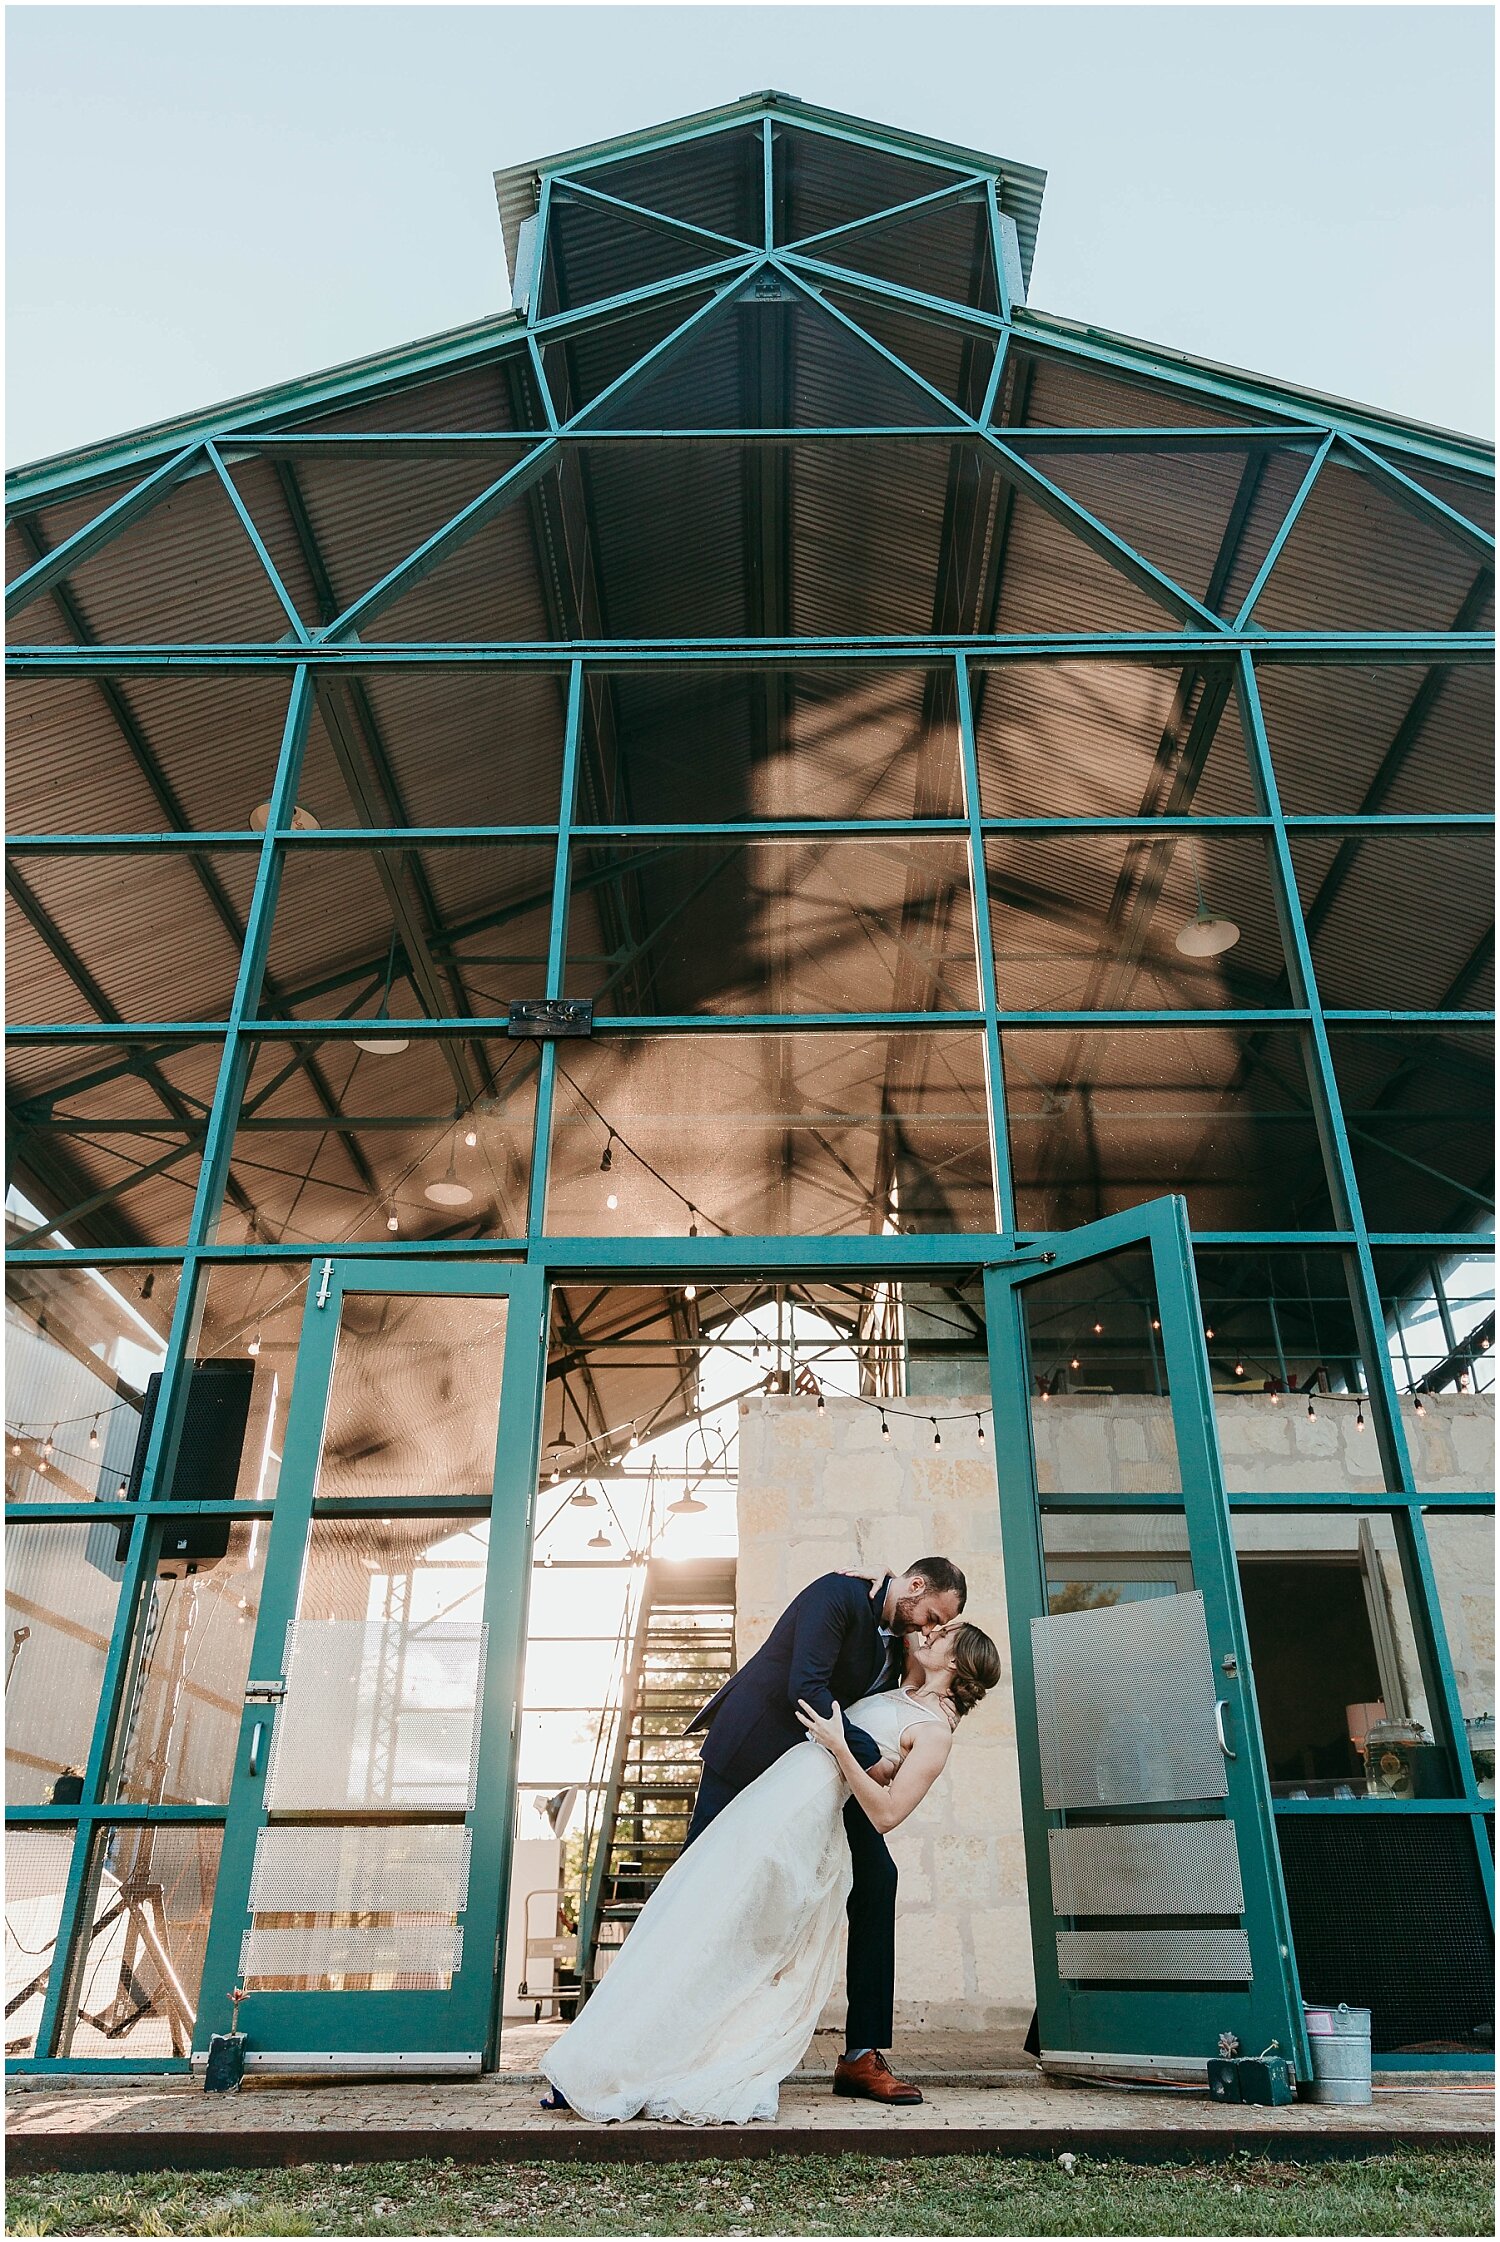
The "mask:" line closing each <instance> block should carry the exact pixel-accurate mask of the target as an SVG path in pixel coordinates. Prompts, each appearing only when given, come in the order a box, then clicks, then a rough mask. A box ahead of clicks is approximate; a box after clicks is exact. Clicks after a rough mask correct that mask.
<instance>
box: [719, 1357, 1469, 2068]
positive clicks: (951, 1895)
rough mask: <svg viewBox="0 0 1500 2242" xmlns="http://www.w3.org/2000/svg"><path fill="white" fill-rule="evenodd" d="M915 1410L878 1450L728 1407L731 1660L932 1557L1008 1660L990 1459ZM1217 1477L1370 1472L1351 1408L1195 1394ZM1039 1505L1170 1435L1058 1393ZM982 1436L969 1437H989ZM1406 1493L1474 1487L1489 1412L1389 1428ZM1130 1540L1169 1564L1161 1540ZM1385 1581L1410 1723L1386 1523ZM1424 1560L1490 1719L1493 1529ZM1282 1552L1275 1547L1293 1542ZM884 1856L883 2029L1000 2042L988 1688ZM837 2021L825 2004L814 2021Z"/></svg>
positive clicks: (827, 1429)
mask: <svg viewBox="0 0 1500 2242" xmlns="http://www.w3.org/2000/svg"><path fill="white" fill-rule="evenodd" d="M922 1406H923V1404H922V1402H921V1401H919V1400H916V1399H915V1398H914V1399H913V1400H911V1401H907V1402H902V1403H898V1404H896V1405H895V1406H894V1407H893V1409H892V1412H891V1414H890V1416H889V1420H888V1421H889V1423H890V1427H891V1438H890V1440H889V1441H888V1442H887V1441H883V1440H882V1439H881V1436H880V1419H879V1415H878V1413H877V1412H876V1411H875V1410H874V1409H872V1408H870V1407H869V1406H868V1405H866V1404H863V1403H860V1402H857V1401H852V1400H839V1399H837V1398H834V1397H832V1396H830V1397H828V1399H827V1401H826V1404H825V1408H824V1412H823V1413H822V1414H821V1415H820V1414H819V1412H818V1409H817V1405H816V1403H815V1402H813V1401H811V1400H803V1399H801V1398H793V1399H787V1398H784V1397H779V1396H777V1397H771V1396H766V1397H758V1398H756V1399H755V1400H753V1401H747V1402H742V1403H741V1405H740V1463H739V1495H738V1506H739V1570H738V1619H737V1642H738V1654H739V1657H740V1659H741V1660H742V1661H743V1660H744V1659H745V1658H747V1657H749V1656H750V1655H751V1653H752V1652H753V1651H755V1650H757V1649H758V1648H759V1646H760V1644H761V1643H762V1642H763V1641H764V1640H765V1637H766V1634H767V1632H768V1631H769V1629H770V1627H771V1624H772V1622H773V1621H774V1619H775V1618H776V1616H777V1614H778V1613H779V1612H780V1611H781V1610H782V1609H783V1608H784V1607H785V1605H786V1604H787V1603H789V1602H790V1600H791V1598H792V1597H793V1596H794V1595H796V1593H797V1591H798V1590H799V1589H801V1588H804V1587H805V1586H806V1585H807V1583H808V1582H809V1581H810V1580H815V1579H816V1578H817V1577H818V1576H819V1574H821V1573H825V1572H833V1571H837V1570H839V1569H840V1568H841V1567H844V1566H850V1567H860V1568H866V1567H869V1568H874V1567H877V1566H879V1567H885V1566H903V1565H905V1564H907V1563H909V1562H910V1561H911V1560H912V1559H913V1558H914V1557H918V1556H922V1555H926V1554H930V1553H941V1554H943V1555H946V1556H950V1557H953V1558H954V1559H956V1560H957V1562H958V1563H960V1564H962V1565H963V1567H964V1569H965V1571H966V1572H967V1574H968V1578H969V1606H968V1616H969V1617H970V1618H971V1619H973V1620H974V1621H975V1622H976V1623H977V1624H978V1625H980V1626H982V1627H984V1628H985V1629H986V1630H987V1631H988V1632H989V1633H990V1634H992V1635H993V1636H994V1638H995V1640H996V1642H997V1643H998V1644H999V1646H1000V1649H1001V1653H1002V1655H1003V1657H1004V1659H1005V1663H1006V1666H1007V1668H1008V1667H1009V1664H1010V1646H1009V1636H1008V1629H1007V1622H1006V1610H1005V1577H1004V1567H1003V1565H1002V1562H1001V1555H1000V1522H999V1511H998V1507H997V1504H996V1499H995V1470H994V1460H993V1459H994V1448H993V1443H992V1441H988V1440H987V1441H986V1443H985V1444H984V1445H981V1443H980V1441H979V1438H978V1427H977V1422H976V1420H975V1419H973V1418H969V1419H964V1418H963V1417H961V1416H960V1415H959V1414H958V1412H960V1411H961V1410H963V1409H964V1408H965V1407H966V1406H973V1407H974V1408H975V1409H976V1410H977V1409H978V1408H979V1407H980V1400H979V1397H977V1396H975V1397H972V1399H971V1397H968V1396H963V1395H959V1396H952V1395H944V1396H938V1395H933V1396H932V1397H931V1407H932V1409H933V1411H934V1412H935V1413H936V1414H938V1415H940V1416H941V1417H942V1418H943V1419H944V1422H943V1425H942V1436H943V1438H942V1446H941V1448H935V1447H934V1446H933V1443H932V1427H931V1425H930V1423H929V1422H928V1419H927V1418H926V1417H925V1416H922V1415H914V1414H910V1413H909V1412H911V1411H913V1410H919V1409H920V1408H921V1407H922ZM1216 1408H1217V1413H1218V1421H1219V1437H1220V1444H1221V1448H1222V1450H1223V1454H1224V1462H1225V1476H1226V1480H1227V1482H1228V1484H1229V1486H1230V1489H1231V1491H1239V1492H1244V1491H1249V1490H1251V1489H1254V1488H1256V1487H1259V1488H1262V1489H1264V1490H1266V1491H1268V1492H1269V1491H1275V1492H1282V1493H1294V1492H1327V1491H1331V1490H1334V1489H1338V1488H1353V1489H1358V1488H1361V1487H1368V1488H1369V1489H1370V1490H1371V1491H1372V1492H1373V1491H1375V1489H1376V1488H1378V1486H1379V1484H1380V1481H1379V1459H1378V1456H1377V1454H1376V1451H1375V1442H1374V1438H1373V1435H1372V1433H1371V1431H1370V1429H1369V1426H1368V1423H1367V1424H1366V1426H1365V1428H1364V1430H1363V1431H1360V1430H1359V1429H1357V1427H1356V1424H1355V1403H1354V1401H1353V1400H1352V1399H1351V1398H1346V1397H1344V1396H1342V1395H1338V1396H1322V1395H1320V1396H1319V1397H1318V1399H1317V1402H1316V1409H1317V1415H1316V1417H1315V1418H1314V1419H1313V1420H1311V1421H1309V1419H1308V1417H1307V1414H1306V1404H1305V1403H1304V1402H1300V1401H1297V1400H1295V1399H1294V1398H1292V1397H1286V1398H1284V1399H1283V1400H1282V1402H1281V1403H1280V1404H1279V1406H1277V1407H1274V1408H1273V1407H1272V1406H1271V1404H1270V1403H1269V1401H1268V1399H1267V1398H1266V1397H1265V1396H1264V1395H1261V1394H1227V1395H1226V1394H1221V1395H1219V1396H1217V1397H1216ZM1036 1423H1037V1441H1038V1461H1039V1468H1040V1472H1041V1476H1042V1481H1043V1484H1044V1486H1048V1487H1052V1488H1061V1487H1063V1486H1064V1485H1066V1484H1070V1485H1071V1486H1072V1487H1073V1488H1074V1489H1075V1490H1077V1489H1087V1490H1108V1489H1112V1488H1118V1489H1119V1490H1120V1491H1121V1492H1125V1491H1127V1490H1135V1491H1140V1492H1149V1491H1155V1490H1160V1489H1162V1488H1163V1487H1165V1486H1168V1485H1170V1484H1171V1483H1172V1482H1171V1480H1170V1478H1169V1477H1164V1471H1167V1470H1168V1469H1169V1459H1170V1438H1169V1420H1168V1418H1167V1414H1166V1406H1165V1404H1164V1403H1161V1402H1158V1401H1155V1400H1153V1399H1152V1398H1151V1397H1150V1396H1144V1395H1142V1396H1134V1395H1132V1396H1123V1395H1097V1394H1091V1395H1076V1396H1059V1397H1058V1398H1057V1399H1055V1400H1054V1401H1052V1402H1049V1403H1048V1404H1047V1405H1046V1407H1045V1409H1042V1408H1041V1407H1038V1409H1037V1412H1036ZM988 1429H989V1428H988V1420H986V1431H987V1432H988ZM1408 1431H1409V1433H1410V1435H1411V1436H1412V1438H1413V1443H1414V1448H1415V1449H1416V1453H1417V1459H1418V1468H1419V1473H1420V1476H1421V1477H1422V1480H1423V1483H1424V1486H1429V1487H1430V1488H1431V1489H1432V1491H1433V1492H1434V1493H1439V1492H1441V1493H1451V1492H1455V1491H1458V1490H1460V1489H1471V1488H1476V1489H1487V1488H1491V1487H1493V1485H1494V1465H1493V1448H1492V1443H1493V1431H1494V1405H1493V1401H1492V1400H1491V1398H1490V1397H1489V1396H1487V1395H1486V1396H1474V1395H1468V1396H1462V1395H1452V1396H1449V1395H1444V1396H1435V1397H1433V1398H1432V1399H1431V1400H1430V1401H1429V1402H1428V1403H1427V1413H1426V1418H1425V1420H1424V1421H1418V1420H1416V1419H1415V1418H1413V1419H1412V1420H1411V1422H1410V1424H1409V1426H1408ZM1141 1523H1142V1528H1143V1532H1144V1533H1145V1534H1146V1536H1147V1537H1148V1538H1151V1537H1153V1534H1154V1533H1158V1534H1160V1535H1161V1536H1162V1537H1163V1540H1162V1546H1168V1545H1169V1544H1170V1541H1171V1538H1172V1536H1173V1533H1174V1528H1173V1524H1172V1521H1171V1520H1170V1519H1169V1518H1162V1519H1160V1520H1158V1521H1156V1522H1155V1527H1154V1529H1153V1526H1152V1525H1151V1524H1150V1523H1148V1522H1147V1521H1145V1520H1143V1521H1142V1522H1141ZM1358 1530H1359V1528H1358V1518H1357V1515H1352V1514H1350V1513H1347V1512H1345V1513H1342V1514H1340V1513H1333V1512H1324V1513H1321V1514H1320V1515H1319V1516H1318V1517H1317V1518H1316V1519H1313V1518H1307V1517H1305V1516H1304V1517H1303V1518H1301V1519H1300V1520H1298V1521H1297V1522H1296V1524H1295V1526H1294V1522H1293V1518H1292V1517H1291V1516H1274V1515H1266V1516H1263V1517H1261V1518H1258V1519H1248V1518H1243V1517H1242V1518H1241V1520H1240V1521H1239V1522H1238V1523H1237V1534H1238V1537H1239V1540H1240V1545H1241V1547H1242V1548H1243V1549H1244V1550H1245V1551H1246V1553H1247V1555H1248V1554H1249V1553H1250V1552H1251V1551H1253V1550H1261V1551H1269V1550H1273V1549H1288V1548H1297V1549H1299V1550H1301V1549H1305V1550H1307V1551H1308V1552H1309V1553H1312V1552H1317V1553H1319V1554H1323V1555H1330V1554H1338V1553H1350V1552H1352V1551H1354V1550H1355V1549H1357V1546H1358ZM1106 1531H1107V1529H1106V1528H1105V1527H1104V1526H1103V1524H1102V1522H1101V1521H1098V1520H1093V1521H1090V1520H1088V1519H1086V1518H1080V1519H1078V1520H1077V1522H1076V1525H1075V1526H1074V1527H1072V1528H1070V1540H1071V1543H1072V1545H1073V1546H1074V1549H1075V1553H1080V1552H1082V1551H1084V1550H1086V1549H1088V1548H1089V1547H1091V1546H1093V1545H1094V1542H1095V1540H1096V1539H1097V1540H1099V1542H1100V1545H1101V1546H1102V1545H1103V1537H1104V1535H1105V1533H1106ZM1372 1532H1373V1535H1374V1541H1375V1547H1376V1555H1377V1561H1378V1562H1379V1564H1380V1566H1381V1568H1382V1570H1383V1572H1384V1573H1385V1576H1386V1588H1387V1595H1388V1599H1389V1603H1390V1607H1391V1616H1392V1622H1393V1632H1394V1636H1395V1641H1396V1649H1397V1656H1398V1659H1399V1662H1400V1665H1401V1669H1402V1680H1403V1683H1404V1685H1405V1686H1406V1688H1407V1692H1408V1700H1409V1709H1410V1710H1411V1711H1412V1712H1413V1713H1415V1714H1416V1716H1417V1717H1418V1718H1423V1717H1425V1713H1426V1706H1425V1701H1424V1700H1423V1697H1422V1690H1421V1679H1420V1675H1419V1673H1418V1671H1417V1665H1416V1656H1415V1645H1414V1642H1413V1640H1412V1636H1411V1630H1410V1625H1409V1622H1408V1620H1407V1616H1406V1610H1405V1599H1404V1595H1403V1593H1402V1588H1401V1579H1400V1567H1399V1563H1398V1561H1397V1558H1396V1554H1395V1543H1394V1537H1393V1535H1392V1533H1391V1529H1390V1528H1389V1526H1388V1524H1387V1523H1386V1522H1385V1521H1383V1520H1380V1519H1378V1518H1376V1519H1373V1520H1372ZM1430 1533H1431V1539H1432V1543H1433V1554H1434V1561H1435V1563H1436V1565H1437V1568H1438V1572H1439V1579H1440V1585H1441V1587H1442V1592H1443V1600H1444V1608H1445V1611H1446V1612H1447V1613H1448V1615H1449V1616H1448V1625H1449V1631H1450V1636H1451V1637H1452V1638H1453V1653H1454V1659H1455V1665H1456V1666H1457V1667H1458V1670H1459V1675H1460V1689H1461V1693H1462V1695H1463V1697H1464V1700H1465V1711H1466V1712H1468V1711H1485V1710H1489V1709H1490V1708H1491V1707H1492V1706H1493V1702H1494V1698H1493V1688H1494V1595H1493V1583H1492V1556H1491V1552H1492V1549H1493V1531H1492V1528H1491V1525H1490V1522H1489V1520H1488V1519H1477V1518H1463V1517H1452V1518H1448V1519H1434V1520H1433V1521H1431V1525H1430ZM1294 1534H1295V1536H1296V1538H1295V1539H1294V1538H1293V1535H1294ZM891 1850H892V1853H893V1854H894V1855H895V1857H896V1861H897V1864H898V1866H899V1868H900V1872H901V1901H900V1917H899V1923H898V1932H897V1957H896V1967H897V1979H896V1989H897V2011H896V2013H897V2024H898V2028H905V2029H908V2030H909V2029H914V2028H917V2027H920V2026H922V2025H945V2024H947V2025H961V2026H963V2027H965V2028H967V2029H970V2030H980V2029H999V2030H1005V2029H1010V2028H1018V2027H1019V2026H1021V2025H1022V2024H1023V2023H1024V2021H1025V2019H1026V2017H1027V2016H1028V2015H1029V2013H1030V2010H1031V2005H1032V1993H1033V1981H1032V1966H1031V1933H1030V1923H1029V1917H1028V1913H1027V1905H1026V1873H1025V1861H1024V1855H1023V1850H1022V1840H1021V1805H1020V1789H1019V1784H1018V1780H1017V1770H1016V1751H1015V1719H1014V1708H1013V1705H1012V1701H1011V1696H1010V1691H1009V1688H1008V1686H1007V1685H1006V1684H1002V1685H1001V1687H1000V1688H999V1689H998V1690H995V1691H994V1692H992V1694H991V1695H990V1696H989V1697H988V1698H987V1699H986V1701H985V1703H984V1704H983V1705H982V1706H980V1708H979V1709H978V1711H977V1712H975V1713H972V1714H971V1715H970V1716H969V1718H968V1719H967V1720H966V1721H965V1722H964V1724H963V1726H962V1728H961V1729H960V1730H959V1733H958V1738H957V1742H956V1745H955V1750H954V1756H953V1759H952V1760H951V1762H950V1764H949V1768H948V1771H947V1773H946V1775H945V1777H944V1779H943V1782H942V1783H941V1784H940V1785H939V1787H938V1789H937V1791H936V1792H935V1793H934V1795H933V1797H932V1798H931V1799H929V1800H927V1801H926V1802H924V1804H923V1807H922V1809H921V1811H920V1812H919V1813H918V1814H916V1815H914V1816H913V1818H912V1820H911V1822H910V1823H908V1824H907V1825H906V1827H904V1828H903V1829H900V1830H898V1831H896V1832H895V1833H894V1835H893V1837H892V1839H891ZM841 2016H842V1995H841V1994H840V1995H839V1996H838V1997H837V1999H836V2001H835V2003H834V2005H833V2008H832V2009H831V2011H830V2018H829V2021H832V2022H837V2021H839V2020H840V2019H841Z"/></svg>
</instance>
